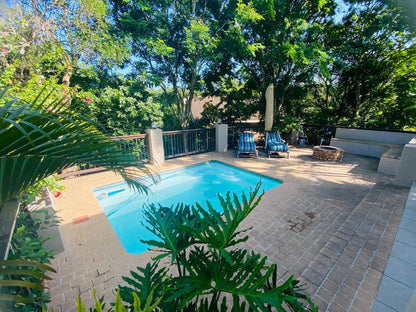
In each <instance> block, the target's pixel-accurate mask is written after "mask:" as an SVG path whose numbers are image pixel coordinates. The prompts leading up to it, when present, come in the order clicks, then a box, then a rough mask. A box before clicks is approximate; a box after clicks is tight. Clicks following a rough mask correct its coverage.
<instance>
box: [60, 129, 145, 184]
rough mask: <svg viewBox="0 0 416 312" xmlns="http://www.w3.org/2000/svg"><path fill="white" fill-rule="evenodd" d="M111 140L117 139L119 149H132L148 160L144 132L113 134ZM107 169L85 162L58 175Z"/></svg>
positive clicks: (88, 172)
mask: <svg viewBox="0 0 416 312" xmlns="http://www.w3.org/2000/svg"><path fill="white" fill-rule="evenodd" d="M111 139H112V140H114V141H118V142H119V146H120V149H124V150H133V151H135V152H136V154H137V155H138V157H139V159H140V160H142V161H144V162H148V161H149V152H148V147H147V135H146V134H132V135H122V136H113V137H111ZM105 170H107V169H106V168H104V167H98V166H97V165H95V164H90V163H85V164H82V165H78V166H74V167H70V168H67V169H65V170H64V171H63V172H61V173H60V174H59V177H61V178H65V177H70V176H77V177H79V176H81V175H84V174H90V173H95V172H100V171H105Z"/></svg>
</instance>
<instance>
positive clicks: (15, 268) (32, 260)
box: [0, 205, 58, 311]
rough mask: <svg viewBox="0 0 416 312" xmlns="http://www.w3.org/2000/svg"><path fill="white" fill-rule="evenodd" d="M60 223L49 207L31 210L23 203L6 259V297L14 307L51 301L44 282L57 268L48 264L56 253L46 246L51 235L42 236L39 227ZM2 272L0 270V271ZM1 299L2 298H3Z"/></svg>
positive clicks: (38, 306) (23, 308) (27, 308)
mask: <svg viewBox="0 0 416 312" xmlns="http://www.w3.org/2000/svg"><path fill="white" fill-rule="evenodd" d="M57 224H58V221H57V218H56V216H55V215H53V214H51V213H50V212H49V211H48V210H46V209H39V210H34V211H32V212H30V213H29V211H28V210H27V209H26V208H25V207H24V205H23V209H21V210H20V211H19V214H18V216H17V219H16V227H15V231H14V234H13V236H12V239H11V243H10V248H11V251H10V253H9V257H8V260H7V261H5V262H4V263H3V265H5V268H7V270H5V271H4V273H5V274H4V275H3V280H2V281H0V285H2V283H4V287H3V297H0V298H1V299H4V300H5V302H7V303H5V305H7V307H8V308H9V310H13V311H42V309H44V308H46V303H48V302H49V292H47V291H45V290H44V289H43V286H42V282H43V280H48V279H50V278H49V277H48V276H46V275H45V273H46V272H47V271H52V272H54V270H53V269H52V268H51V267H50V266H49V264H50V260H51V259H53V257H54V256H55V252H54V251H53V250H48V249H46V248H45V247H44V243H45V242H46V241H47V240H49V239H51V238H43V237H41V236H39V234H38V231H39V230H41V229H44V228H47V227H50V226H56V225H57ZM0 274H1V273H0ZM0 301H1V300H0Z"/></svg>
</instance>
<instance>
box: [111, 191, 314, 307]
mask: <svg viewBox="0 0 416 312" xmlns="http://www.w3.org/2000/svg"><path fill="white" fill-rule="evenodd" d="M259 189H260V184H258V185H257V186H256V188H255V189H254V190H252V191H251V192H250V196H249V197H248V198H247V197H246V195H245V194H244V193H243V195H242V199H241V200H240V199H239V198H238V196H237V195H236V194H233V195H232V196H231V195H230V193H227V195H226V196H225V198H224V197H222V196H220V195H218V197H219V200H220V205H221V208H222V209H223V212H222V213H220V212H218V211H216V209H215V208H214V207H213V206H212V204H211V203H209V202H207V209H206V208H205V207H203V206H201V205H200V204H196V206H195V207H189V206H186V205H183V204H179V205H177V206H176V207H172V208H166V207H156V206H155V205H151V206H149V207H148V208H147V209H146V210H145V212H144V215H145V219H146V221H147V222H148V224H149V225H148V226H147V229H148V230H150V231H151V232H152V233H153V234H155V235H156V237H157V240H149V241H144V242H145V243H147V244H149V245H150V246H154V247H155V249H156V250H157V251H159V255H157V256H156V257H155V258H154V262H153V263H149V264H147V265H146V267H144V268H140V267H139V268H137V272H135V271H131V277H123V280H124V281H125V282H126V283H127V286H120V287H119V290H120V296H121V298H122V299H123V300H124V301H126V302H128V303H129V304H133V302H134V298H133V297H132V295H131V293H132V292H136V293H137V295H138V297H139V298H140V300H141V301H144V302H146V304H150V305H151V304H153V303H154V302H153V301H151V302H148V300H149V294H150V293H151V292H153V294H154V296H155V297H157V298H160V297H163V299H162V300H161V301H160V303H159V304H158V306H157V308H156V309H155V311H175V312H177V311H224V312H225V311H271V309H273V310H274V309H276V310H277V311H317V308H316V307H315V306H314V305H313V303H312V301H311V300H310V299H309V297H308V296H306V295H305V294H304V293H303V291H302V289H301V287H300V286H299V281H297V280H295V279H294V278H293V276H292V277H290V278H289V279H287V280H286V281H284V282H283V284H281V285H278V282H277V280H278V279H277V269H276V266H275V265H272V266H268V265H266V260H267V257H263V256H261V255H259V254H256V253H254V252H251V251H248V250H245V249H242V248H239V247H238V245H239V244H240V243H242V242H245V241H247V240H248V235H247V234H246V232H247V231H248V230H249V229H240V225H241V222H242V221H243V220H245V219H246V218H247V216H248V215H249V214H250V213H251V212H252V211H253V209H254V208H255V207H256V206H257V205H258V203H259V201H260V200H261V198H262V196H263V194H260V195H259V196H257V195H258V193H259ZM162 259H169V260H170V261H169V262H170V264H171V266H170V267H164V266H163V263H162ZM230 307H232V308H230Z"/></svg>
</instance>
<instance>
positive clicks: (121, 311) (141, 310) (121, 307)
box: [77, 289, 162, 312]
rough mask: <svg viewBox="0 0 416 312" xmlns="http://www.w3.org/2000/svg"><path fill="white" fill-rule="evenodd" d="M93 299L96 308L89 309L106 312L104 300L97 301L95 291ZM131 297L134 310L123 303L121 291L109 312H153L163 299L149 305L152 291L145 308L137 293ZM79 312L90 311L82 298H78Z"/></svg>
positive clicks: (151, 299) (118, 292)
mask: <svg viewBox="0 0 416 312" xmlns="http://www.w3.org/2000/svg"><path fill="white" fill-rule="evenodd" d="M92 293H93V297H94V300H95V306H94V308H91V309H89V311H90V312H102V311H105V304H104V303H103V300H104V298H101V299H99V300H98V299H97V297H96V292H95V289H93V290H92ZM131 296H132V298H133V305H132V308H131V309H129V308H127V306H126V305H125V304H124V303H123V302H122V300H121V296H120V291H117V294H116V302H115V303H113V306H114V309H110V310H108V311H114V312H128V311H131V312H152V311H155V308H156V307H157V305H158V304H159V302H160V300H161V299H162V298H159V299H157V300H156V301H155V303H153V304H152V305H150V304H149V302H151V301H153V291H150V293H149V297H148V298H147V303H146V304H145V306H144V307H142V305H141V301H140V298H139V297H138V296H137V294H136V293H135V292H132V293H131ZM77 311H78V312H87V311H88V310H87V309H86V308H85V306H84V304H83V303H82V300H81V297H80V296H78V299H77Z"/></svg>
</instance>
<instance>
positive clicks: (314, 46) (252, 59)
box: [207, 0, 335, 114]
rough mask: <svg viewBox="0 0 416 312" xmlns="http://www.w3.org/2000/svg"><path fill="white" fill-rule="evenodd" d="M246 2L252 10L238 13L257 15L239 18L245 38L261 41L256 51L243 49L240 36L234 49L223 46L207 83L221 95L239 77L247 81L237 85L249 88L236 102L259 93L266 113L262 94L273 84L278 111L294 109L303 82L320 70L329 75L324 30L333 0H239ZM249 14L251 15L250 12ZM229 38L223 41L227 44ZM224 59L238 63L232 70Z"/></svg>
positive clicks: (252, 41)
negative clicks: (248, 95) (295, 90)
mask: <svg viewBox="0 0 416 312" xmlns="http://www.w3.org/2000/svg"><path fill="white" fill-rule="evenodd" d="M243 3H246V4H245V5H246V7H250V8H251V9H252V10H251V11H247V10H244V11H240V12H239V11H238V9H237V15H238V14H240V15H241V16H242V17H245V16H249V17H252V16H253V14H254V13H255V14H258V15H259V18H256V19H253V18H245V19H244V18H240V19H239V20H240V21H241V25H240V27H241V29H242V30H241V34H242V36H243V38H244V42H249V43H250V44H252V45H255V44H260V43H261V46H259V49H256V50H255V51H254V50H253V51H252V53H241V52H240V50H239V49H238V47H239V46H240V45H241V44H240V42H241V40H240V39H239V38H240V37H239V36H236V37H235V38H236V39H237V40H234V41H228V42H229V43H231V44H232V45H233V47H231V48H229V47H227V44H224V45H223V49H225V50H226V51H224V52H222V53H223V56H224V58H223V60H222V61H221V62H220V65H216V67H215V68H213V72H214V73H215V74H212V75H211V76H210V77H209V79H207V83H208V87H209V88H210V90H212V91H215V90H217V91H219V92H220V93H221V89H222V90H225V93H227V91H226V90H227V89H229V86H230V85H233V82H232V81H233V80H235V79H236V80H237V81H239V82H242V83H243V86H242V87H240V88H239V89H240V90H245V91H244V92H240V95H241V96H242V97H243V98H240V100H239V101H236V102H240V103H241V101H243V102H244V100H245V99H244V96H246V95H247V94H251V96H257V97H258V98H260V101H258V103H259V107H258V108H259V109H260V111H262V112H264V105H265V100H264V93H265V90H266V88H267V86H268V85H269V84H270V83H273V84H274V85H275V106H276V112H277V113H278V114H279V113H295V112H296V111H295V110H294V107H293V102H292V100H293V98H294V96H296V95H297V94H299V91H301V90H299V89H302V88H301V87H302V85H304V84H305V83H308V82H310V81H311V80H312V79H313V78H314V74H315V73H316V72H317V71H318V70H321V71H322V72H323V73H324V74H325V75H328V71H327V56H326V54H325V51H324V49H323V37H322V33H323V31H322V30H323V28H324V25H325V23H326V21H327V20H328V19H329V18H330V17H331V16H332V14H333V13H334V7H335V4H334V1H332V0H328V1H286V0H274V1H273V0H269V1H250V2H247V1H241V2H239V4H238V5H239V6H241V5H242V4H243ZM247 12H251V14H250V15H247ZM230 37H231V38H232V37H233V36H232V34H231V36H229V37H228V38H230ZM228 38H224V40H226V42H227V40H228ZM226 63H227V64H235V67H234V68H233V69H234V70H230V68H229V66H228V67H227V65H225V64H226ZM220 79H223V82H221V80H220ZM294 88H298V90H297V91H298V92H293V91H292V89H294ZM247 90H252V92H248V91H247ZM246 99H247V98H246Z"/></svg>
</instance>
